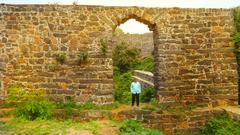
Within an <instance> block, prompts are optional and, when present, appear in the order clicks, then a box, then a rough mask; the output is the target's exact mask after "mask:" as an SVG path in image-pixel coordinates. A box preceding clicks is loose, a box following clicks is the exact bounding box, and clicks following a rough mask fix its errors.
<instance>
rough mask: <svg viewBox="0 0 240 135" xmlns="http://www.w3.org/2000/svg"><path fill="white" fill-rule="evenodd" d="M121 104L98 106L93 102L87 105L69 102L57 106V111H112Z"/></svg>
mask: <svg viewBox="0 0 240 135" xmlns="http://www.w3.org/2000/svg"><path fill="white" fill-rule="evenodd" d="M119 106H120V104H119V103H118V102H114V103H112V104H106V105H96V104H93V103H91V102H87V103H85V104H76V103H75V102H74V101H71V100H69V101H67V102H65V103H63V102H59V103H57V105H56V108H57V109H64V110H65V113H68V112H70V111H71V110H73V109H78V110H97V109H101V110H112V109H115V108H118V107H119Z"/></svg>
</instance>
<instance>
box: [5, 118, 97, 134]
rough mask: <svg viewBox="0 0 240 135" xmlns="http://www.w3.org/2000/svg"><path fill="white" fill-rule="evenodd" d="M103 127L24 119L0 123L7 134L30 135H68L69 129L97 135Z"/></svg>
mask: <svg viewBox="0 0 240 135" xmlns="http://www.w3.org/2000/svg"><path fill="white" fill-rule="evenodd" d="M100 127H101V126H100V125H99V124H98V123H97V122H96V121H90V122H87V123H77V122H72V121H70V120H67V121H57V120H34V121H27V120H23V119H13V120H11V121H9V122H7V123H0V129H3V130H2V131H4V133H6V134H10V135H11V134H24V135H25V134H29V135H33V134H34V135H45V134H53V135H55V134H56V135H59V134H66V133H67V131H68V129H70V128H71V129H74V130H88V131H91V132H92V133H93V134H97V131H98V130H99V128H100ZM0 133H1V132H0Z"/></svg>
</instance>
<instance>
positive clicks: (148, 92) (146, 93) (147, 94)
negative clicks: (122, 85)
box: [140, 88, 155, 102]
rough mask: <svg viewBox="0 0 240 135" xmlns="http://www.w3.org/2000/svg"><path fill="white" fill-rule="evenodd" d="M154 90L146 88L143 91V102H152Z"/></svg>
mask: <svg viewBox="0 0 240 135" xmlns="http://www.w3.org/2000/svg"><path fill="white" fill-rule="evenodd" d="M154 91H155V90H154V88H146V89H144V90H142V93H141V94H140V100H141V102H150V101H151V99H152V98H154Z"/></svg>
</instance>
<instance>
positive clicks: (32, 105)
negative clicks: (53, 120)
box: [6, 85, 53, 120]
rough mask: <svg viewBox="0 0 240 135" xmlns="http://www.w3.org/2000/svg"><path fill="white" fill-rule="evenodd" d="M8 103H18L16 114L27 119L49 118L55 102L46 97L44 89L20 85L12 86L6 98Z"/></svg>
mask: <svg viewBox="0 0 240 135" xmlns="http://www.w3.org/2000/svg"><path fill="white" fill-rule="evenodd" d="M6 101H7V102H8V103H12V102H14V103H15V104H16V112H15V114H16V116H17V117H21V118H24V119H27V120H35V119H37V118H39V119H48V118H50V116H51V112H50V110H51V109H52V108H53V104H52V103H50V102H49V101H48V100H47V99H46V95H45V91H43V90H31V91H28V90H24V89H23V88H22V87H20V86H16V85H15V86H11V87H10V88H9V89H8V95H7V98H6Z"/></svg>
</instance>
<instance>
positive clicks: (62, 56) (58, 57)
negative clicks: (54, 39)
mask: <svg viewBox="0 0 240 135" xmlns="http://www.w3.org/2000/svg"><path fill="white" fill-rule="evenodd" d="M66 58H67V56H66V53H63V52H60V53H58V54H56V60H57V62H59V63H60V64H63V63H64V62H65V60H66Z"/></svg>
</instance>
